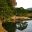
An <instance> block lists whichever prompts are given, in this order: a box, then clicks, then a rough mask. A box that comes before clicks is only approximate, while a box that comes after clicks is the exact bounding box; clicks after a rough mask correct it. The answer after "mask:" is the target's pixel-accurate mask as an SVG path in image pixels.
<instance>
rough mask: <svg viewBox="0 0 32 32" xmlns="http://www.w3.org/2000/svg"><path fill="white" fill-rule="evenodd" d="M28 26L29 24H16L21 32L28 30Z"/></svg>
mask: <svg viewBox="0 0 32 32" xmlns="http://www.w3.org/2000/svg"><path fill="white" fill-rule="evenodd" d="M27 25H28V24H27V22H24V23H23V22H20V23H17V24H16V28H17V29H19V30H24V29H26V28H27Z"/></svg>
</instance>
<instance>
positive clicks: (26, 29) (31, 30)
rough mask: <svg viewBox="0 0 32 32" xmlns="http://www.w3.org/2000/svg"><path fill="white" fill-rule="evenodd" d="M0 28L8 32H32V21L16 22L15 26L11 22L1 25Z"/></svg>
mask: <svg viewBox="0 0 32 32" xmlns="http://www.w3.org/2000/svg"><path fill="white" fill-rule="evenodd" d="M2 26H3V27H4V28H5V29H6V30H7V31H8V32H32V20H29V21H26V22H24V23H23V22H20V23H19V22H17V23H16V24H14V23H11V22H5V23H2Z"/></svg>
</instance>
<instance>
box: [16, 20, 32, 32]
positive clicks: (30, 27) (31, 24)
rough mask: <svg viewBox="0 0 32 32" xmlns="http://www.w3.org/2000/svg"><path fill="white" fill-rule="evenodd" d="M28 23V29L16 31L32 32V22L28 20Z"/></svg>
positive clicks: (17, 31) (17, 30)
mask: <svg viewBox="0 0 32 32" xmlns="http://www.w3.org/2000/svg"><path fill="white" fill-rule="evenodd" d="M26 22H28V23H27V24H28V26H27V28H26V29H24V30H19V29H16V32H32V20H28V21H26Z"/></svg>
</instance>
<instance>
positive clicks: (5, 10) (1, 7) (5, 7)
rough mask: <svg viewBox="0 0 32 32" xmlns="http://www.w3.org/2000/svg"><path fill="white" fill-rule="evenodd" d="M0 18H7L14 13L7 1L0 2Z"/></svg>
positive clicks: (1, 0)
mask: <svg viewBox="0 0 32 32" xmlns="http://www.w3.org/2000/svg"><path fill="white" fill-rule="evenodd" d="M0 3H1V4H0V16H4V17H9V16H12V15H15V11H14V8H13V6H12V5H10V3H9V1H8V0H0Z"/></svg>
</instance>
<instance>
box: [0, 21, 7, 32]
mask: <svg viewBox="0 0 32 32" xmlns="http://www.w3.org/2000/svg"><path fill="white" fill-rule="evenodd" d="M0 32H7V31H6V30H5V29H4V28H3V27H2V22H1V21H0Z"/></svg>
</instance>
